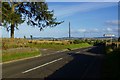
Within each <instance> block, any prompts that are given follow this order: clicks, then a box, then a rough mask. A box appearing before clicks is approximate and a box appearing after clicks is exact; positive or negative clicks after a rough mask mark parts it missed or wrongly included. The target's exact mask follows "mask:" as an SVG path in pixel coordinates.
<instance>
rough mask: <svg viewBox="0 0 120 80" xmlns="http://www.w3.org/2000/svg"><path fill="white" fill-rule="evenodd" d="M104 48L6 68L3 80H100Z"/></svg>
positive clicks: (94, 48)
mask: <svg viewBox="0 0 120 80" xmlns="http://www.w3.org/2000/svg"><path fill="white" fill-rule="evenodd" d="M102 48H103V47H102V46H99V47H95V46H94V47H89V48H82V49H76V50H71V51H65V52H58V53H53V54H50V55H46V56H41V57H36V58H32V59H27V60H22V61H17V62H13V63H7V64H3V65H2V77H3V80H10V79H11V80H14V79H17V80H19V79H21V80H24V79H25V80H27V79H28V80H31V79H32V80H40V79H44V80H55V79H56V80H62V79H64V80H65V79H72V80H75V79H79V80H86V79H90V80H91V79H92V80H93V79H95V80H100V79H101V74H102V72H101V71H102V70H101V69H102V62H103V58H104V54H103V51H102V50H103V49H102Z"/></svg>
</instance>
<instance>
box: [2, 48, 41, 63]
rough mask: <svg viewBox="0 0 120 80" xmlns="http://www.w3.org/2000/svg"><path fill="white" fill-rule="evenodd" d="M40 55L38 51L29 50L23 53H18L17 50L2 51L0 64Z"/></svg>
mask: <svg viewBox="0 0 120 80" xmlns="http://www.w3.org/2000/svg"><path fill="white" fill-rule="evenodd" d="M37 55H40V52H39V50H37V49H35V50H30V49H26V50H24V51H21V52H20V51H19V50H14V51H11V52H10V51H3V54H2V62H6V61H12V60H17V59H22V58H28V57H33V56H37Z"/></svg>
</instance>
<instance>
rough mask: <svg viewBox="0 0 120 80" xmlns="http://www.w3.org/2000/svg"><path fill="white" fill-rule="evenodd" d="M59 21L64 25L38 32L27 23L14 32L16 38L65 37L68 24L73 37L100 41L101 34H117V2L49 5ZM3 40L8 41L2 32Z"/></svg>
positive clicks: (57, 3) (56, 3)
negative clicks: (96, 38)
mask: <svg viewBox="0 0 120 80" xmlns="http://www.w3.org/2000/svg"><path fill="white" fill-rule="evenodd" d="M48 7H49V9H50V10H54V14H55V17H57V19H58V21H64V23H62V24H60V25H58V26H56V27H53V28H50V27H48V28H46V29H44V31H39V28H37V27H31V26H28V25H27V24H26V23H23V24H21V25H19V30H15V37H16V38H22V37H23V36H26V37H30V35H33V37H56V38H58V37H68V23H69V22H70V23H71V35H72V37H84V36H85V37H101V36H103V34H115V35H117V34H118V23H119V22H118V3H117V2H48ZM2 36H3V37H9V32H7V31H6V29H5V28H2Z"/></svg>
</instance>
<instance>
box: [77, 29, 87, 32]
mask: <svg viewBox="0 0 120 80" xmlns="http://www.w3.org/2000/svg"><path fill="white" fill-rule="evenodd" d="M86 31H87V30H86V29H78V32H86Z"/></svg>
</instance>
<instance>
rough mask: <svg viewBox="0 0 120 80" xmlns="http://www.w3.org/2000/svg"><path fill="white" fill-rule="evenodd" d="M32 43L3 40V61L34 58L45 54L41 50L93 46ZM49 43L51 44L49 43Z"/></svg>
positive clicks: (66, 43)
mask: <svg viewBox="0 0 120 80" xmlns="http://www.w3.org/2000/svg"><path fill="white" fill-rule="evenodd" d="M39 42H40V41H39V40H38V42H37V41H36V42H30V41H29V40H25V39H14V40H12V39H3V44H2V50H3V51H2V61H3V62H6V61H11V60H16V59H21V58H27V57H32V56H36V55H40V54H43V53H41V51H40V50H44V49H47V50H48V51H52V50H53V51H61V50H64V49H67V48H70V49H76V48H84V47H89V46H92V45H90V44H88V43H79V44H69V42H66V41H59V43H58V42H57V43H56V42H54V41H53V42H49V41H47V42H44V43H39ZM48 42H49V43H48Z"/></svg>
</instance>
